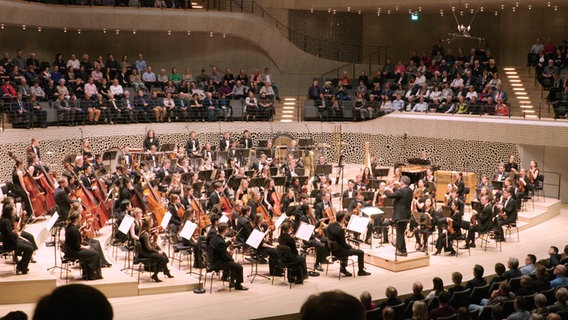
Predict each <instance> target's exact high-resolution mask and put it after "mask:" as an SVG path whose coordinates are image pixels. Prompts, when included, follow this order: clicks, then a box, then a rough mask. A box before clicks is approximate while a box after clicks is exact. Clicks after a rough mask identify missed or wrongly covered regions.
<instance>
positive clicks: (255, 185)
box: [249, 178, 266, 188]
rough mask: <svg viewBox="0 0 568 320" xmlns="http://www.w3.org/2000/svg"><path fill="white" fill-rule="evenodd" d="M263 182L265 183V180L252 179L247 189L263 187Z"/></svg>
mask: <svg viewBox="0 0 568 320" xmlns="http://www.w3.org/2000/svg"><path fill="white" fill-rule="evenodd" d="M265 182H266V178H252V179H250V181H249V187H250V188H260V187H264V183H265Z"/></svg>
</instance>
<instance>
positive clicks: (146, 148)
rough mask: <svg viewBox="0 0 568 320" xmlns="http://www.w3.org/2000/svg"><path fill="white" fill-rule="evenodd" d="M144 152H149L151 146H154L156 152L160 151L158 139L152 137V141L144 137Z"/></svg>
mask: <svg viewBox="0 0 568 320" xmlns="http://www.w3.org/2000/svg"><path fill="white" fill-rule="evenodd" d="M143 145H144V151H149V150H150V148H152V146H156V150H159V149H160V140H159V139H158V137H154V138H153V139H151V140H150V139H149V138H148V137H146V139H144V144H143Z"/></svg>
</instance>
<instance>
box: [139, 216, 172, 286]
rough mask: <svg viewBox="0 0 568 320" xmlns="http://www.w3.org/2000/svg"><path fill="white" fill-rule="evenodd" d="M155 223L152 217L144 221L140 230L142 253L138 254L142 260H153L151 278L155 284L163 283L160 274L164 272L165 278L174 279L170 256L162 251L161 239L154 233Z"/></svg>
mask: <svg viewBox="0 0 568 320" xmlns="http://www.w3.org/2000/svg"><path fill="white" fill-rule="evenodd" d="M153 223H154V221H153V219H152V217H150V216H147V217H146V218H144V220H143V221H142V228H141V229H140V234H139V237H140V252H138V256H139V257H140V258H145V259H151V260H152V261H153V263H152V269H151V270H150V271H153V272H154V273H153V274H152V276H151V278H152V280H153V281H155V282H162V280H160V279H159V278H158V272H160V271H163V272H164V276H166V277H168V278H173V277H174V276H173V275H172V274H171V273H170V270H169V269H168V262H169V259H168V256H166V254H165V253H164V252H163V251H162V249H161V248H160V247H159V246H158V244H157V243H156V242H157V238H158V237H159V235H158V233H157V232H156V233H152V230H151V229H152V225H153Z"/></svg>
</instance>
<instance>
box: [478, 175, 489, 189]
mask: <svg viewBox="0 0 568 320" xmlns="http://www.w3.org/2000/svg"><path fill="white" fill-rule="evenodd" d="M483 187H485V188H487V189H489V190H491V189H493V185H492V184H491V181H489V178H488V177H487V175H485V174H484V175H482V176H481V180H480V181H479V183H478V184H477V189H481V188H483Z"/></svg>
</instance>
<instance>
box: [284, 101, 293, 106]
mask: <svg viewBox="0 0 568 320" xmlns="http://www.w3.org/2000/svg"><path fill="white" fill-rule="evenodd" d="M284 105H285V106H295V105H296V102H284Z"/></svg>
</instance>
